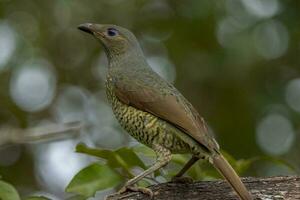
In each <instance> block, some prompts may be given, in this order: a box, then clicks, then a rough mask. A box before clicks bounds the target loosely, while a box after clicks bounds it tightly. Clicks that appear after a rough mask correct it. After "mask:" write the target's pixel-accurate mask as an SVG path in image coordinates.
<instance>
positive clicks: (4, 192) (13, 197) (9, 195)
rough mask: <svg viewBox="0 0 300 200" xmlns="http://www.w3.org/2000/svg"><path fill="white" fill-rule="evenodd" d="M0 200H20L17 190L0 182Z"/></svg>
mask: <svg viewBox="0 0 300 200" xmlns="http://www.w3.org/2000/svg"><path fill="white" fill-rule="evenodd" d="M0 199H1V200H2V199H3V200H20V196H19V194H18V192H17V190H16V189H15V188H14V187H13V186H12V185H11V184H9V183H6V182H4V181H1V180H0Z"/></svg>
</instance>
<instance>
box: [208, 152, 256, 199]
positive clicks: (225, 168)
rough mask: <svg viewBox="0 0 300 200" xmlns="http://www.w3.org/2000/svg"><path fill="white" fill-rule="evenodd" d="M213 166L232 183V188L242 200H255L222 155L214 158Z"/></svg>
mask: <svg viewBox="0 0 300 200" xmlns="http://www.w3.org/2000/svg"><path fill="white" fill-rule="evenodd" d="M212 159H213V160H212V161H213V165H214V166H215V167H216V168H217V169H218V171H219V172H220V173H221V174H222V175H223V176H224V177H225V179H226V180H227V181H228V182H229V183H230V185H231V186H232V188H233V189H234V190H235V191H236V193H237V194H238V195H239V197H240V198H241V199H242V200H253V198H252V196H251V194H250V193H249V192H248V190H247V189H246V187H245V185H244V184H243V183H242V181H241V179H240V177H239V176H238V175H237V173H236V172H235V171H234V169H233V168H232V167H231V165H230V164H229V163H228V162H227V160H226V159H225V158H224V157H223V156H222V155H221V154H216V155H214V156H213V158H212Z"/></svg>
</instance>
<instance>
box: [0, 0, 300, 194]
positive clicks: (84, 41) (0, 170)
mask: <svg viewBox="0 0 300 200" xmlns="http://www.w3.org/2000/svg"><path fill="white" fill-rule="evenodd" d="M0 17H1V19H0V122H1V123H0V144H1V145H2V146H1V147H0V175H1V177H2V178H3V179H4V180H5V181H8V182H10V183H11V184H13V185H14V186H15V187H16V188H17V189H18V191H19V192H20V193H21V195H22V196H26V195H30V194H33V193H34V192H36V191H43V192H46V193H47V194H48V196H51V197H52V198H53V199H60V198H63V197H64V196H65V193H64V188H65V186H66V185H67V184H68V182H69V181H70V180H71V178H72V177H73V176H74V175H75V174H76V173H77V172H78V171H79V170H80V169H82V168H83V167H84V166H87V165H88V164H89V163H90V162H91V161H95V159H94V158H91V157H88V156H86V155H80V154H76V153H74V149H75V145H76V144H77V143H78V142H80V141H83V142H85V143H87V144H89V145H90V146H95V147H101V148H109V149H116V148H118V147H121V146H134V145H135V143H136V142H135V141H134V140H133V139H132V138H129V137H128V135H127V134H126V133H125V132H124V131H122V130H121V128H120V126H119V125H118V123H117V122H116V120H115V118H114V117H113V116H112V112H111V110H110V107H109V106H108V104H107V102H106V97H105V92H104V84H103V83H104V79H105V72H106V65H107V61H106V58H105V55H104V52H103V49H102V48H101V46H100V44H99V43H98V42H96V40H94V39H93V38H91V36H90V35H88V34H85V33H82V32H80V31H79V30H77V29H76V27H77V26H78V25H79V24H81V23H85V22H94V23H113V24H117V25H120V26H124V27H126V28H129V29H130V30H132V31H133V32H134V33H135V34H136V36H137V38H138V39H139V41H140V43H141V46H142V48H143V50H144V52H145V55H146V56H147V58H148V62H149V64H150V65H151V66H152V67H153V68H154V70H156V71H157V72H158V73H159V74H161V75H162V76H163V77H165V78H166V79H167V80H169V81H170V82H173V83H174V84H175V86H176V87H177V88H178V89H179V90H180V91H181V92H182V93H183V94H184V95H185V96H186V97H187V99H188V100H189V101H190V102H191V103H192V104H193V105H194V106H195V107H196V109H197V110H198V111H199V112H200V113H201V114H202V115H203V116H204V118H205V119H206V120H207V122H208V124H209V126H210V129H211V131H212V132H213V133H214V134H215V136H216V138H217V140H218V142H219V143H220V145H221V147H222V149H224V150H225V151H226V152H228V153H229V154H230V155H232V156H233V157H235V158H236V159H241V158H253V157H257V156H265V155H267V156H272V157H275V158H280V159H283V160H285V161H286V162H287V163H289V164H291V165H292V166H294V167H295V170H290V169H289V168H288V167H286V166H285V165H281V164H278V163H277V164H276V163H272V162H258V163H255V165H253V166H251V169H250V170H248V171H247V173H246V175H249V176H271V175H285V174H295V173H298V174H299V168H300V159H299V153H300V145H299V139H300V67H299V66H300V1H298V0H287V1H279V0H185V1H180V0H177V1H171V0H153V1H150V0H126V1H125V0H109V1H104V0H101V1H100V0H89V1H80V0H53V1H36V0H26V1H20V0H0ZM73 121H82V122H84V123H85V124H86V127H85V128H84V129H83V130H81V134H80V136H77V137H75V138H71V139H67V140H56V141H44V142H42V143H33V144H31V143H29V144H22V143H23V140H22V139H19V140H18V138H16V137H15V139H14V140H12V139H10V137H11V135H17V137H20V138H23V137H26V135H25V134H30V130H32V128H35V127H40V128H41V129H43V127H44V126H45V129H46V128H47V127H48V126H47V125H49V124H62V123H67V122H73ZM46 132H47V131H46ZM50 132H51V131H50ZM17 133H18V134H17ZM70 134H71V133H70ZM16 141H18V142H16ZM7 143H10V144H9V145H6V144H7ZM12 143H13V144H12ZM14 143H19V144H14ZM20 143H21V144H20ZM26 143H28V141H27V142H26Z"/></svg>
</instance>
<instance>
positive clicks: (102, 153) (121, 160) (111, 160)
mask: <svg viewBox="0 0 300 200" xmlns="http://www.w3.org/2000/svg"><path fill="white" fill-rule="evenodd" d="M76 152H79V153H84V154H88V155H92V156H96V157H99V158H103V159H105V160H106V161H107V165H108V166H109V167H110V168H112V169H116V168H122V169H123V171H124V172H125V173H126V174H127V176H129V177H133V175H132V174H131V172H130V169H131V168H133V167H136V166H138V167H141V168H143V169H145V168H146V166H145V164H144V163H143V162H142V161H141V159H140V158H139V157H138V156H137V154H136V153H135V152H134V151H133V149H130V148H128V147H122V148H120V149H118V150H116V151H111V150H107V149H96V148H90V147H88V146H86V145H85V144H83V143H80V144H78V145H77V146H76Z"/></svg>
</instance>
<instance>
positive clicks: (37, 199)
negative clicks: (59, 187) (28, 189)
mask: <svg viewBox="0 0 300 200" xmlns="http://www.w3.org/2000/svg"><path fill="white" fill-rule="evenodd" d="M26 200H51V199H49V198H47V197H44V196H31V197H27V198H26Z"/></svg>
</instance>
